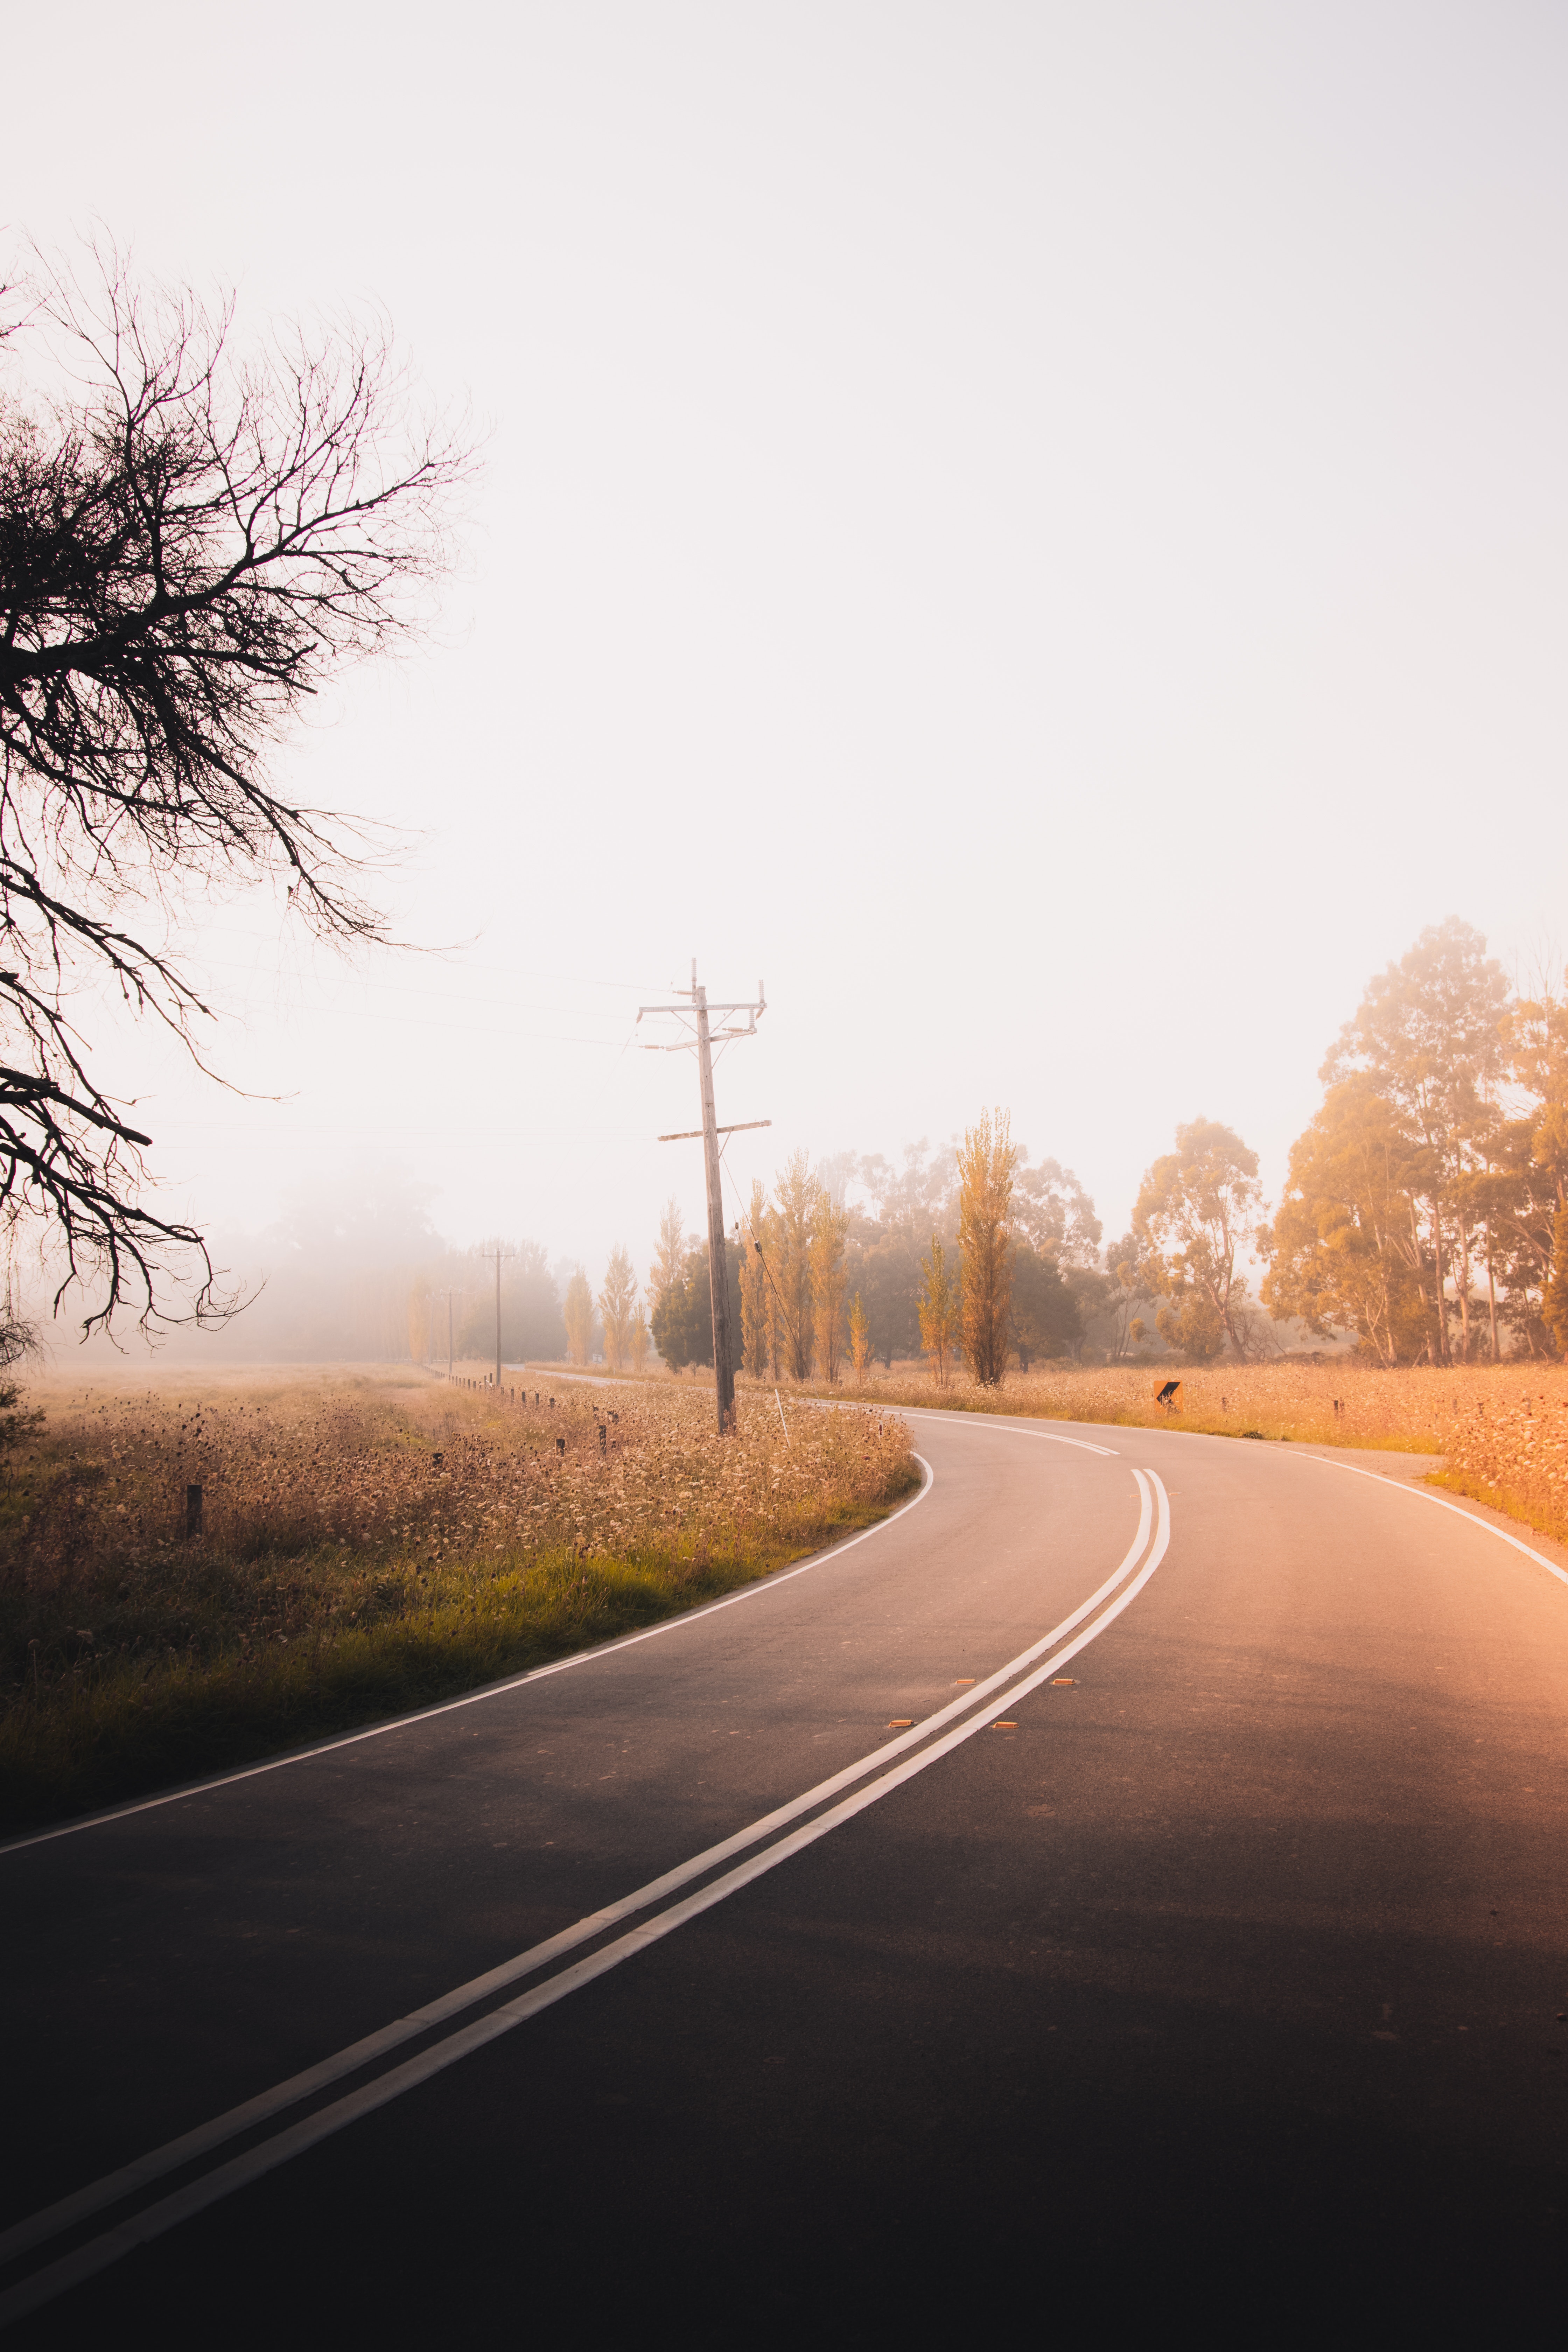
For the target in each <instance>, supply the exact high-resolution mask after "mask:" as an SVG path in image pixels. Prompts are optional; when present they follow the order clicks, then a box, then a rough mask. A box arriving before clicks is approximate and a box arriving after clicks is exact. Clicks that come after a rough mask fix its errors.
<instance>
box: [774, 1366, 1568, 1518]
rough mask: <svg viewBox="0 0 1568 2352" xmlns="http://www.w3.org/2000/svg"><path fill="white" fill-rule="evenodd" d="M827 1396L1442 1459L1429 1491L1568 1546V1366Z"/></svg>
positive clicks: (876, 1387) (1155, 1376) (1095, 1380)
mask: <svg viewBox="0 0 1568 2352" xmlns="http://www.w3.org/2000/svg"><path fill="white" fill-rule="evenodd" d="M1167 1380H1179V1381H1181V1384H1182V1386H1181V1395H1180V1398H1179V1400H1178V1402H1177V1405H1176V1408H1175V1410H1173V1411H1171V1412H1167V1411H1166V1410H1165V1408H1163V1406H1161V1405H1159V1404H1158V1403H1156V1402H1155V1396H1156V1391H1158V1390H1159V1389H1160V1388H1162V1387H1163V1385H1164V1383H1165V1381H1167ZM816 1393H817V1394H826V1393H828V1391H825V1390H818V1391H816ZM833 1393H835V1394H838V1395H842V1396H845V1397H847V1398H858V1399H860V1400H861V1401H862V1402H868V1403H874V1404H876V1405H877V1406H879V1408H880V1409H881V1410H882V1411H884V1412H889V1411H896V1410H897V1409H898V1408H899V1407H900V1406H910V1405H914V1406H919V1405H937V1404H940V1405H942V1406H945V1407H947V1408H948V1409H950V1410H952V1411H956V1412H1015V1413H1029V1414H1037V1415H1038V1416H1040V1417H1041V1418H1042V1419H1048V1420H1059V1421H1089V1422H1110V1423H1121V1424H1124V1425H1126V1426H1130V1427H1133V1428H1143V1429H1156V1428H1173V1429H1200V1430H1206V1431H1208V1432H1210V1433H1213V1434H1215V1435H1217V1436H1225V1437H1243V1438H1245V1437H1252V1438H1258V1437H1263V1438H1272V1439H1275V1440H1290V1441H1294V1442H1295V1443H1297V1444H1317V1445H1350V1446H1369V1447H1384V1448H1388V1449H1391V1450H1393V1451H1395V1452H1399V1453H1411V1454H1440V1455H1442V1456H1443V1458H1444V1466H1443V1468H1442V1469H1441V1470H1439V1471H1436V1472H1434V1473H1433V1477H1434V1481H1435V1483H1436V1484H1437V1485H1440V1486H1447V1487H1449V1488H1451V1489H1452V1490H1453V1491H1454V1492H1456V1493H1458V1494H1463V1495H1469V1496H1473V1497H1474V1498H1475V1499H1476V1500H1478V1501H1479V1502H1485V1503H1490V1504H1492V1505H1494V1506H1495V1507H1497V1508H1498V1509H1500V1510H1503V1511H1507V1512H1508V1513H1509V1514H1510V1516H1511V1517H1514V1518H1518V1519H1522V1520H1523V1521H1524V1522H1525V1523H1526V1524H1527V1525H1528V1526H1531V1527H1535V1528H1541V1529H1542V1530H1543V1531H1544V1532H1545V1533H1546V1534H1548V1535H1552V1536H1555V1537H1556V1538H1558V1539H1559V1540H1560V1541H1563V1542H1568V1364H1545V1363H1537V1362H1531V1361H1524V1362H1520V1361H1517V1360H1516V1361H1513V1362H1510V1363H1504V1364H1499V1365H1497V1366H1495V1367H1494V1366H1492V1365H1489V1364H1471V1365H1468V1366H1460V1367H1457V1368H1455V1369H1452V1370H1447V1371H1440V1370H1433V1369H1431V1368H1429V1367H1426V1366H1420V1365H1417V1366H1412V1367H1410V1368H1409V1369H1407V1370H1399V1371H1384V1370H1380V1369H1379V1368H1378V1367H1377V1366H1375V1365H1370V1364H1359V1363H1355V1362H1353V1361H1352V1360H1348V1359H1347V1358H1345V1357H1340V1358H1339V1359H1338V1360H1334V1361H1329V1362H1322V1363H1311V1362H1308V1361H1302V1360H1296V1359H1290V1360H1284V1361H1280V1362H1275V1363H1269V1364H1236V1363H1227V1364H1213V1365H1207V1366H1205V1367H1203V1368H1201V1369H1199V1370H1183V1368H1182V1367H1181V1366H1179V1365H1172V1366H1170V1367H1168V1368H1167V1367H1164V1366H1156V1365H1151V1364H1139V1365H1117V1366H1103V1367H1097V1366H1079V1365H1072V1364H1047V1365H1045V1366H1042V1367H1040V1368H1039V1369H1038V1370H1033V1371H1029V1372H1026V1373H1020V1372H1013V1373H1010V1374H1009V1375H1008V1378H1007V1380H1006V1381H1005V1383H1004V1384H1003V1386H1002V1387H1001V1389H999V1390H995V1389H980V1388H977V1387H976V1386H975V1385H974V1383H973V1381H968V1380H966V1379H965V1378H964V1377H963V1375H962V1374H960V1375H958V1376H956V1377H954V1378H952V1380H951V1381H950V1382H949V1385H948V1387H947V1388H946V1389H939V1388H938V1387H937V1386H936V1383H935V1382H934V1381H933V1380H932V1379H931V1375H930V1373H929V1372H928V1371H927V1370H925V1369H924V1367H923V1366H921V1365H920V1364H916V1363H909V1364H895V1365H894V1366H893V1368H892V1370H891V1372H883V1371H881V1370H877V1371H875V1372H872V1373H870V1374H868V1376H867V1377H866V1378H865V1379H863V1380H859V1381H857V1380H856V1378H855V1377H854V1375H853V1374H850V1375H848V1376H847V1378H846V1380H845V1381H844V1382H843V1384H842V1385H841V1386H840V1387H839V1388H838V1389H837V1390H836V1391H833Z"/></svg>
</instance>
